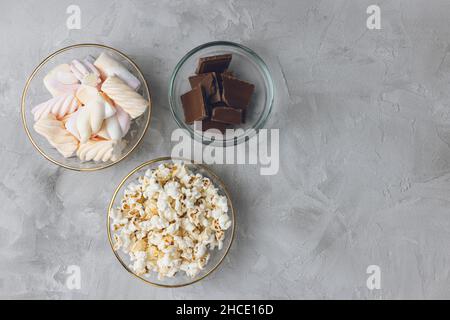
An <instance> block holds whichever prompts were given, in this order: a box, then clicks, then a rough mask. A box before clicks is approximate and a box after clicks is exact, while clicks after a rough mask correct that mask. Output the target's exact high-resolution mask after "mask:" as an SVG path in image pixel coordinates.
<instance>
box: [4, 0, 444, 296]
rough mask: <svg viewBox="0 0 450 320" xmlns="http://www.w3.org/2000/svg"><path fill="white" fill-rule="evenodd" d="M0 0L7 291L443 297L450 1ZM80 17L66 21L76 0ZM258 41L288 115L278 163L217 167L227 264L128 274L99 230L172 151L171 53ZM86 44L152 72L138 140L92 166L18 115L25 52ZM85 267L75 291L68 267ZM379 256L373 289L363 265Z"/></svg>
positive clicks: (275, 116)
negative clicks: (165, 283)
mask: <svg viewBox="0 0 450 320" xmlns="http://www.w3.org/2000/svg"><path fill="white" fill-rule="evenodd" d="M191 2H192V1H189V2H188V1H183V2H182V1H145V2H144V1H112V0H108V1H95V4H94V1H56V0H55V1H20V2H19V1H1V3H0V43H1V49H0V63H1V69H0V70H1V72H0V103H1V107H0V127H1V140H0V150H1V166H0V176H1V183H0V203H1V210H0V297H2V298H51V299H58V298H65V299H66V298H117V299H118V298H138V299H144V298H150V299H151V298H175V299H180V298H374V299H378V298H450V275H449V266H450V255H449V249H448V244H449V241H450V211H449V208H450V198H449V192H450V94H449V89H450V54H449V52H450V19H449V16H450V2H449V1H448V0H439V1H438V0H433V1H425V0H422V1H418V0H415V1H412V0H404V1H380V2H379V5H380V6H381V9H382V21H381V22H382V30H380V31H371V30H367V28H366V26H365V21H366V18H367V14H366V8H367V6H368V5H369V4H372V3H373V2H372V1H356V0H353V1H342V0H340V1H337V0H328V1H312V0H311V1H294V0H292V1H275V0H271V1H267V0H264V1H256V0H255V1H214V2H215V4H214V5H212V4H211V1H206V0H203V1H194V2H195V4H189V3H191ZM72 3H75V4H78V5H80V7H81V10H82V29H81V30H68V29H67V28H66V18H67V15H66V13H65V11H66V7H67V6H68V5H69V4H72ZM219 39H225V40H232V41H236V42H240V43H243V44H245V45H247V46H249V47H250V48H252V49H254V50H255V51H256V52H258V53H259V54H260V55H261V56H262V57H263V58H264V59H265V60H266V62H267V63H268V65H269V67H270V69H271V71H272V73H273V77H274V79H275V83H276V90H277V91H276V93H277V95H276V101H275V105H274V110H273V113H272V115H271V119H270V121H269V123H268V125H267V127H270V128H281V132H280V140H281V145H280V152H281V158H282V159H281V167H280V172H279V174H278V175H276V176H272V177H267V176H266V177H265V176H260V175H259V168H258V166H254V165H247V166H230V165H227V166H217V165H216V166H213V169H214V170H216V171H217V172H218V173H219V174H220V175H221V176H222V177H223V178H224V180H225V181H226V182H229V183H230V184H231V183H232V184H233V188H232V194H233V196H234V199H235V202H236V206H237V209H238V229H237V238H236V241H235V243H234V245H233V248H232V250H231V252H230V254H229V256H228V258H227V259H226V261H225V263H224V264H223V266H222V267H221V268H220V269H219V270H218V271H217V272H215V273H214V274H213V275H211V276H210V277H208V278H207V279H205V280H204V281H201V282H200V283H198V284H195V285H193V286H190V287H186V288H181V289H159V288H154V287H151V286H148V285H146V284H145V283H143V282H140V281H139V280H137V279H134V278H133V277H131V276H130V275H129V274H127V272H125V271H124V270H123V268H122V266H121V265H120V264H119V263H118V262H117V261H116V260H115V258H114V255H113V254H112V252H111V249H110V247H109V244H108V242H107V238H106V233H105V216H106V212H105V207H106V206H107V203H108V201H109V198H110V195H111V193H112V191H113V189H114V185H115V184H116V183H118V182H119V181H120V180H121V178H122V177H123V176H124V175H125V174H126V173H127V172H128V171H130V170H131V169H132V168H134V167H135V166H136V165H138V164H139V163H141V162H143V161H145V160H148V159H151V158H154V157H157V156H161V155H168V154H169V153H170V151H171V142H170V133H171V132H172V130H173V129H175V128H176V124H175V122H174V121H173V119H172V117H171V115H170V111H169V107H168V102H167V84H168V79H169V76H170V73H171V72H172V69H173V67H174V65H175V64H176V62H177V61H178V60H179V59H180V58H181V57H182V56H183V55H184V54H185V53H186V52H187V51H188V50H190V49H191V48H193V47H194V46H196V45H199V44H201V43H204V42H207V41H211V40H219ZM79 42H99V43H104V44H107V45H110V46H113V47H116V48H117V49H119V50H122V51H124V52H125V53H127V54H129V55H130V56H131V57H132V58H134V59H135V61H136V62H137V64H138V65H140V66H141V68H142V69H143V71H144V73H145V76H146V78H147V79H148V81H149V82H150V84H151V89H152V94H153V98H154V112H153V118H152V122H151V128H150V130H149V132H148V134H147V135H146V137H145V142H144V143H143V144H142V145H141V146H140V147H139V148H138V149H137V151H136V152H135V153H134V154H133V155H132V156H131V157H130V158H129V159H127V160H126V161H124V162H122V163H120V164H118V165H117V166H114V167H112V168H109V169H106V170H103V171H100V172H95V173H77V172H71V171H68V170H63V169H60V168H58V167H57V166H55V165H53V164H51V163H49V162H48V161H46V160H45V159H44V158H42V157H41V156H40V155H39V154H38V153H37V152H36V151H35V150H34V149H33V147H32V145H31V144H30V142H29V141H28V139H27V137H26V135H25V134H24V131H23V129H22V124H21V122H20V113H19V102H20V95H21V92H22V89H23V86H24V83H25V81H26V79H27V77H28V75H29V74H30V72H31V71H32V70H33V68H34V67H35V66H36V65H37V64H38V63H39V62H40V60H41V59H43V58H44V57H46V56H47V55H48V54H49V53H51V52H53V51H55V50H56V49H59V48H61V47H63V46H66V45H70V44H74V43H79ZM72 264H76V265H79V266H80V267H81V271H82V288H81V290H73V291H71V290H69V289H67V288H66V286H65V284H64V281H65V277H66V276H65V274H64V270H65V268H66V267H67V266H68V265H72ZM370 264H377V265H379V266H380V267H381V270H382V283H381V285H382V288H381V290H374V291H370V290H368V289H367V288H366V278H367V275H366V268H367V266H368V265H370Z"/></svg>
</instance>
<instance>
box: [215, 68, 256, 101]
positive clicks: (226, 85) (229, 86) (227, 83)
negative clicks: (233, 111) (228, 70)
mask: <svg viewBox="0 0 450 320" xmlns="http://www.w3.org/2000/svg"><path fill="white" fill-rule="evenodd" d="M222 87H223V92H222V100H223V101H224V102H225V103H226V104H227V105H228V106H232V107H235V108H240V109H245V108H247V106H248V105H249V103H250V99H251V97H252V94H253V91H254V90H255V85H253V84H251V83H248V82H246V81H242V80H239V79H237V78H234V77H230V76H228V75H222Z"/></svg>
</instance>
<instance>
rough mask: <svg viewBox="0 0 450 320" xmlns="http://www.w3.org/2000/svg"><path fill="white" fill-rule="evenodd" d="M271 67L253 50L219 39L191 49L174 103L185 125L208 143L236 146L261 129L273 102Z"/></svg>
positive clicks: (176, 74)
mask: <svg viewBox="0 0 450 320" xmlns="http://www.w3.org/2000/svg"><path fill="white" fill-rule="evenodd" d="M273 96H274V87H273V81H272V77H271V75H270V72H269V69H268V68H267V66H266V64H265V63H264V61H263V60H262V59H261V58H260V57H259V56H258V55H257V54H256V53H255V52H253V51H252V50H251V49H249V48H247V47H245V46H243V45H240V44H236V43H233V42H228V41H215V42H209V43H206V44H203V45H201V46H198V47H196V48H194V49H192V50H191V51H189V52H188V53H187V54H186V55H185V56H184V57H183V58H182V59H181V60H180V62H179V63H178V64H177V65H176V67H175V70H174V71H173V74H172V77H171V79H170V84H169V103H170V108H171V111H172V114H173V117H174V118H175V121H176V122H177V124H178V125H179V126H180V128H183V129H185V130H187V131H188V132H189V134H190V136H191V137H193V138H194V139H196V140H197V141H201V142H202V143H204V144H211V145H213V146H231V145H236V144H239V143H241V142H244V141H246V140H248V139H249V138H251V137H252V136H253V135H254V134H255V133H257V131H258V130H259V129H260V128H262V127H263V126H264V124H265V122H266V120H267V118H268V116H269V114H270V111H271V109H272V104H273Z"/></svg>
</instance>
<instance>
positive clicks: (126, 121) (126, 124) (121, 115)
mask: <svg viewBox="0 0 450 320" xmlns="http://www.w3.org/2000/svg"><path fill="white" fill-rule="evenodd" d="M116 115H117V120H118V121H119V124H120V129H122V136H123V137H124V136H125V135H126V134H127V133H128V130H130V126H131V118H130V116H129V115H128V113H126V112H125V111H124V110H123V109H122V108H121V107H119V106H116Z"/></svg>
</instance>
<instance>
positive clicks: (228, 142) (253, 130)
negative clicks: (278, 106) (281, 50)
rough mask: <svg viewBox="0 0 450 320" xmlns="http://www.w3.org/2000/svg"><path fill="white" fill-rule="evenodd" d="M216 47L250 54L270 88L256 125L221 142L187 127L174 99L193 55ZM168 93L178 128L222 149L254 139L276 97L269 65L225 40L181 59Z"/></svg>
mask: <svg viewBox="0 0 450 320" xmlns="http://www.w3.org/2000/svg"><path fill="white" fill-rule="evenodd" d="M214 46H229V47H234V48H237V49H239V50H243V51H245V52H246V53H248V54H249V55H250V56H251V57H252V58H253V59H254V60H255V62H256V64H257V65H258V66H259V67H260V68H261V69H262V73H263V75H264V78H265V80H267V83H268V86H269V90H268V98H267V102H266V106H265V107H264V110H263V112H262V113H261V116H260V117H259V118H258V120H257V121H256V123H255V125H254V126H253V127H251V128H249V129H247V130H245V134H243V135H242V136H239V137H233V138H232V139H229V140H220V141H219V140H215V139H213V140H211V139H207V140H206V139H205V138H204V136H203V135H200V134H199V133H196V131H195V130H193V129H192V128H190V127H189V126H188V125H186V124H185V123H184V121H183V119H180V118H179V117H178V116H177V115H176V113H175V111H174V110H175V104H176V102H175V99H176V97H174V95H173V94H172V92H173V91H174V87H175V86H174V83H175V79H176V77H177V75H178V72H179V71H180V69H181V67H182V66H183V65H184V63H185V62H186V60H188V59H189V58H190V57H191V56H192V55H194V54H195V53H197V52H198V51H200V50H203V49H205V48H210V47H214ZM168 91H169V93H168V95H169V105H170V111H171V113H172V117H173V118H174V119H175V122H176V123H177V125H178V127H179V128H181V129H185V130H187V131H188V132H189V135H190V136H191V138H192V139H195V140H197V141H199V142H201V143H203V144H205V145H212V146H222V147H228V146H232V145H238V144H240V143H242V142H245V141H247V140H249V139H250V138H251V137H253V136H254V135H255V134H256V132H257V131H258V130H259V129H261V128H263V127H264V125H265V124H266V122H267V120H268V118H269V116H270V114H271V112H272V109H273V102H274V96H275V86H274V82H273V78H272V75H271V73H270V70H269V68H268V67H267V64H266V63H265V62H264V60H263V59H262V58H261V57H260V56H259V55H258V54H257V53H256V52H254V51H253V50H252V49H250V48H248V47H246V46H244V45H242V44H239V43H235V42H231V41H225V40H219V41H210V42H206V43H204V44H201V45H199V46H197V47H195V48H193V49H191V50H190V51H188V53H186V54H185V55H184V56H183V57H182V58H181V60H180V61H179V62H178V63H177V64H176V66H175V68H174V70H173V72H172V75H171V77H170V79H169V90H168ZM266 109H267V111H266Z"/></svg>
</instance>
